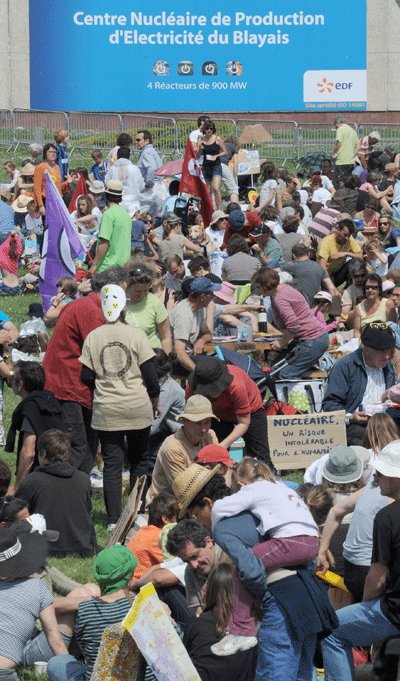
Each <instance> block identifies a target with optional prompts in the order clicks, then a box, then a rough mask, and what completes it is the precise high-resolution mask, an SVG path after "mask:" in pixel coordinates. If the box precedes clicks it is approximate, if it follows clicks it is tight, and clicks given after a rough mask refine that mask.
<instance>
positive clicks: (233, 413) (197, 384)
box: [186, 356, 274, 470]
mask: <svg viewBox="0 0 400 681" xmlns="http://www.w3.org/2000/svg"><path fill="white" fill-rule="evenodd" d="M193 394H198V395H204V396H205V397H207V398H208V399H209V400H210V402H211V404H212V410H213V414H214V416H216V417H217V418H218V419H220V420H219V422H218V421H216V420H215V423H214V419H213V422H212V427H213V429H214V430H215V432H216V434H217V437H218V440H219V444H220V445H221V446H222V447H225V448H226V449H228V447H230V445H231V444H232V443H233V442H234V441H235V440H237V439H238V438H239V437H242V438H243V440H244V441H245V443H246V450H247V453H248V454H251V456H255V457H257V458H258V459H262V460H263V461H264V462H265V463H266V464H267V465H268V466H269V467H270V468H271V470H274V466H273V464H272V461H271V457H270V453H269V446H268V431H267V417H266V415H265V410H264V408H263V403H262V398H261V394H260V391H259V389H258V388H257V386H256V384H255V383H254V381H252V379H251V378H250V377H249V376H248V375H247V374H246V372H245V371H243V369H240V368H239V367H236V366H233V365H232V364H226V363H225V362H223V361H222V360H219V359H217V358H216V357H207V356H204V357H200V358H199V360H198V362H197V363H196V368H195V370H194V371H193V372H192V373H191V374H190V375H189V378H188V385H187V387H186V399H188V398H189V397H190V396H191V395H193Z"/></svg>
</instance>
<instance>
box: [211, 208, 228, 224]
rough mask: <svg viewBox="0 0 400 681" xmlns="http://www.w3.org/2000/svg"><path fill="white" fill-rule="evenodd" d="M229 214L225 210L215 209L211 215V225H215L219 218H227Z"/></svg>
mask: <svg viewBox="0 0 400 681" xmlns="http://www.w3.org/2000/svg"><path fill="white" fill-rule="evenodd" d="M227 217H228V215H227V214H226V213H224V211H223V210H215V211H214V213H213V214H212V216H211V222H210V225H215V223H216V222H218V220H222V218H227Z"/></svg>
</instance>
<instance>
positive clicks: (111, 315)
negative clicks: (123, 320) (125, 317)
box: [100, 284, 126, 322]
mask: <svg viewBox="0 0 400 681" xmlns="http://www.w3.org/2000/svg"><path fill="white" fill-rule="evenodd" d="M100 296H101V309H102V310H103V315H104V316H105V318H106V320H107V321H108V322H115V321H116V320H117V319H118V317H119V316H120V314H121V312H122V310H123V309H124V307H125V304H126V295H125V291H124V289H122V288H121V287H120V286H116V285H115V284H106V286H103V288H102V289H101V291H100Z"/></svg>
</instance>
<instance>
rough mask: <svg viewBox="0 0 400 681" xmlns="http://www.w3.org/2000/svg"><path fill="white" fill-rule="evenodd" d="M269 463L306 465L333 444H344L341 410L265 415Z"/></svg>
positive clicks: (291, 466) (278, 466) (287, 466)
mask: <svg viewBox="0 0 400 681" xmlns="http://www.w3.org/2000/svg"><path fill="white" fill-rule="evenodd" d="M267 419H268V442H269V448H270V453H271V459H272V463H273V464H274V466H275V468H276V469H277V470H278V471H280V470H287V469H294V468H307V467H308V466H309V465H310V463H312V462H313V461H315V460H316V459H319V458H320V457H321V456H323V455H324V454H328V452H329V451H330V450H331V449H332V448H333V447H336V445H345V444H346V428H345V412H344V411H326V412H319V413H315V414H296V415H294V416H291V415H283V416H267Z"/></svg>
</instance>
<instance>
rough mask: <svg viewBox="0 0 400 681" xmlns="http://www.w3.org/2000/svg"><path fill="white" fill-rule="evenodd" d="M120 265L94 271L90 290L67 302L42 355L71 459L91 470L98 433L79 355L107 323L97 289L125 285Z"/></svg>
mask: <svg viewBox="0 0 400 681" xmlns="http://www.w3.org/2000/svg"><path fill="white" fill-rule="evenodd" d="M126 276H127V275H126V273H125V270H123V268H122V267H119V266H118V267H111V268H110V269H108V270H104V271H103V272H100V273H99V274H97V273H96V274H95V275H94V277H93V279H92V280H91V282H92V293H90V294H89V295H88V296H86V297H85V298H79V299H78V300H74V301H73V302H72V303H69V304H68V305H66V306H65V307H64V309H63V310H62V311H61V313H60V316H59V317H58V319H57V324H56V325H55V327H54V331H53V335H52V336H51V338H50V341H49V345H48V347H47V350H46V354H45V356H44V358H43V369H44V371H45V374H46V384H45V389H46V390H52V391H53V393H54V395H55V396H56V397H57V398H58V399H59V401H60V402H61V404H62V407H63V412H64V415H65V418H66V420H67V422H68V431H67V432H68V434H69V436H70V438H71V458H70V463H72V465H74V466H75V467H76V468H78V469H79V470H81V471H84V472H85V473H88V474H90V471H91V469H92V467H93V461H94V457H95V455H96V450H97V435H96V433H95V431H94V430H92V427H91V425H90V424H91V420H92V391H91V390H90V389H89V388H88V387H87V386H86V385H84V384H83V383H82V382H81V379H80V375H81V369H82V364H81V363H80V361H79V357H80V356H81V354H82V346H83V343H84V341H85V338H86V336H88V335H89V333H90V332H91V331H93V329H97V327H98V326H102V325H103V324H105V323H106V319H105V317H104V315H103V312H102V310H101V303H100V291H101V289H102V287H103V286H105V285H106V284H117V285H118V286H122V288H126V286H127V280H126Z"/></svg>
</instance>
